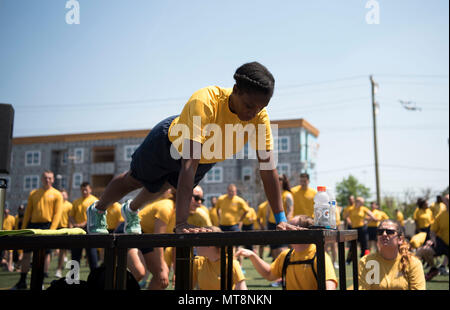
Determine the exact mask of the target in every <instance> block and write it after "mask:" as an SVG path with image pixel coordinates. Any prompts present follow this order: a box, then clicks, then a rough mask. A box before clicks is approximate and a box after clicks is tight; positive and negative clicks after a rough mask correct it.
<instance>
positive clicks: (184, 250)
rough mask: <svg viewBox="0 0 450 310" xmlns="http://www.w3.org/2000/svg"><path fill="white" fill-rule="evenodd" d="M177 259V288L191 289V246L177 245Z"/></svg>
mask: <svg viewBox="0 0 450 310" xmlns="http://www.w3.org/2000/svg"><path fill="white" fill-rule="evenodd" d="M176 252H177V253H176V261H175V272H176V276H175V289H176V290H190V289H191V284H192V281H191V272H190V270H191V268H190V263H191V249H190V248H189V247H177V249H176Z"/></svg>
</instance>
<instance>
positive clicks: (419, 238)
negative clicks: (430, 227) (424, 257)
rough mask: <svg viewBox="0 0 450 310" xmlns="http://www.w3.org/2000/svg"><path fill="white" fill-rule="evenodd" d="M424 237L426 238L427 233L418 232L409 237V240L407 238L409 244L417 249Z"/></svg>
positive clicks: (423, 241)
mask: <svg viewBox="0 0 450 310" xmlns="http://www.w3.org/2000/svg"><path fill="white" fill-rule="evenodd" d="M426 238H427V233H426V232H420V233H418V234H415V235H414V236H412V237H411V240H409V244H410V245H411V247H413V248H414V249H418V248H420V247H421V246H422V245H423V244H424V243H425V240H426Z"/></svg>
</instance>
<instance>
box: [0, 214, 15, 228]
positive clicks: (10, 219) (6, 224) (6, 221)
mask: <svg viewBox="0 0 450 310" xmlns="http://www.w3.org/2000/svg"><path fill="white" fill-rule="evenodd" d="M15 224H16V218H15V217H14V216H12V215H11V214H8V216H6V217H5V218H3V230H13V229H14V226H15Z"/></svg>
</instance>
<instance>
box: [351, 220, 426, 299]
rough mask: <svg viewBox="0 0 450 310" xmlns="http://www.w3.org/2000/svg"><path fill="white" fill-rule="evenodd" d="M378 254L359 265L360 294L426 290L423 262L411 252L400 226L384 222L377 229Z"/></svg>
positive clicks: (391, 221)
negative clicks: (381, 291)
mask: <svg viewBox="0 0 450 310" xmlns="http://www.w3.org/2000/svg"><path fill="white" fill-rule="evenodd" d="M377 246H378V252H376V253H371V254H369V255H366V256H364V257H362V258H361V259H360V261H359V264H358V278H359V281H358V283H359V289H360V290H425V289H426V283H425V277H424V273H423V266H422V263H421V262H420V260H419V259H418V258H417V257H415V256H414V255H413V254H412V253H411V252H410V251H409V244H408V242H406V241H405V238H404V236H403V233H402V230H401V228H400V225H399V224H398V223H397V222H395V221H393V220H384V221H381V223H380V225H379V226H378V228H377Z"/></svg>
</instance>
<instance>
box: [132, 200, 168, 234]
mask: <svg viewBox="0 0 450 310" xmlns="http://www.w3.org/2000/svg"><path fill="white" fill-rule="evenodd" d="M139 218H140V219H141V228H142V232H143V233H146V234H152V233H153V232H154V230H155V220H156V219H158V220H160V221H163V222H164V223H166V224H167V228H166V233H172V232H173V227H174V226H175V225H174V222H175V221H174V219H175V202H174V201H173V200H171V199H162V200H159V201H156V202H153V203H151V204H148V205H147V206H145V207H144V208H143V209H141V210H140V211H139ZM172 218H173V219H172ZM172 222H173V223H172ZM172 226H173V227H172Z"/></svg>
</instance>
